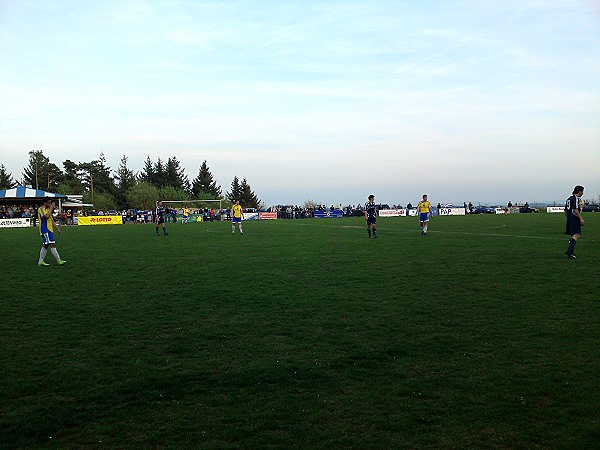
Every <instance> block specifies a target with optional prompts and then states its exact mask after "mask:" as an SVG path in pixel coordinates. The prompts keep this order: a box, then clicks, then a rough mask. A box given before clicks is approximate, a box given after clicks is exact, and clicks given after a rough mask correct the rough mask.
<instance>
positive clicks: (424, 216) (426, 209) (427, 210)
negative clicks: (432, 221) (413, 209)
mask: <svg viewBox="0 0 600 450" xmlns="http://www.w3.org/2000/svg"><path fill="white" fill-rule="evenodd" d="M417 211H418V212H419V223H420V224H421V234H427V225H428V224H429V218H430V216H432V215H433V211H432V209H431V203H429V201H427V194H423V200H421V201H420V202H419V204H418V205H417Z"/></svg>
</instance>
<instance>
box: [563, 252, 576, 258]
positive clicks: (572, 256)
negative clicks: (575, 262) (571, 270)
mask: <svg viewBox="0 0 600 450" xmlns="http://www.w3.org/2000/svg"><path fill="white" fill-rule="evenodd" d="M565 255H567V256H568V257H569V258H573V259H577V255H576V254H575V253H569V252H565Z"/></svg>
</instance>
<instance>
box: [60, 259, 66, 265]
mask: <svg viewBox="0 0 600 450" xmlns="http://www.w3.org/2000/svg"><path fill="white" fill-rule="evenodd" d="M66 263H67V262H66V261H64V260H62V259H61V260H60V261H59V262H58V265H59V266H64V265H65V264H66Z"/></svg>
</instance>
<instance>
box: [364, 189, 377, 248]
mask: <svg viewBox="0 0 600 450" xmlns="http://www.w3.org/2000/svg"><path fill="white" fill-rule="evenodd" d="M377 214H378V211H377V205H376V204H375V196H374V195H373V194H371V195H369V201H368V202H367V203H365V220H366V221H367V232H368V233H369V238H371V237H373V239H377Z"/></svg>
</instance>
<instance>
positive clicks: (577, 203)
mask: <svg viewBox="0 0 600 450" xmlns="http://www.w3.org/2000/svg"><path fill="white" fill-rule="evenodd" d="M582 195H583V186H579V185H577V186H575V189H573V195H571V196H570V197H569V198H568V199H567V202H566V203H565V215H566V216H567V227H566V230H565V234H568V235H569V236H571V239H569V247H568V248H567V251H566V252H565V254H566V255H567V256H568V257H569V258H573V259H576V258H577V256H576V255H575V253H573V252H574V251H575V244H577V241H578V240H579V238H580V237H581V227H582V225H583V222H584V220H583V216H582V215H581V203H582V202H581V196H582Z"/></svg>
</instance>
